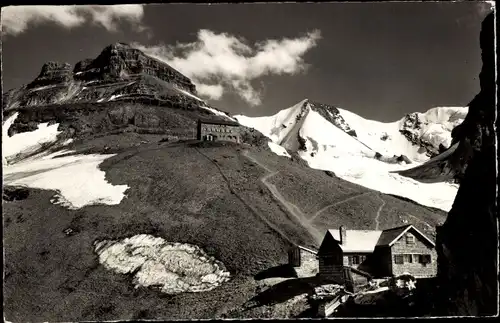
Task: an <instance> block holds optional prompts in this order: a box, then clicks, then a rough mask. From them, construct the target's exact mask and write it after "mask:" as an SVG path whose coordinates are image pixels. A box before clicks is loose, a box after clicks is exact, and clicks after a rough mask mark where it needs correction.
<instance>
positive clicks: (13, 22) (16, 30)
mask: <svg viewBox="0 0 500 323" xmlns="http://www.w3.org/2000/svg"><path fill="white" fill-rule="evenodd" d="M143 16H144V8H143V6H142V5H133V4H131V5H110V6H101V5H85V6H75V5H72V6H9V7H4V8H2V32H3V33H5V34H7V35H13V36H15V35H18V34H20V33H22V32H24V31H26V29H28V28H29V27H30V26H33V25H38V24H41V23H49V22H51V23H55V24H58V25H60V26H61V27H64V28H74V27H78V26H82V25H84V24H86V23H90V24H94V25H97V26H101V27H103V28H105V29H107V30H108V31H111V32H114V31H116V30H117V28H118V22H120V21H127V22H129V23H131V24H134V25H135V27H136V28H138V30H139V31H144V30H146V29H147V28H146V27H144V26H143V25H142V18H143Z"/></svg>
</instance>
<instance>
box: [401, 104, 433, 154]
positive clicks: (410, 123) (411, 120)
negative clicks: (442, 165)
mask: <svg viewBox="0 0 500 323" xmlns="http://www.w3.org/2000/svg"><path fill="white" fill-rule="evenodd" d="M421 127H422V121H421V120H420V119H419V117H418V113H417V112H413V113H409V114H407V115H406V116H405V117H404V119H403V124H402V128H401V129H399V132H400V133H401V134H403V135H404V136H405V137H406V139H408V141H409V142H411V143H413V144H414V145H416V146H420V147H422V149H424V151H425V153H426V154H427V156H429V157H434V156H436V155H438V154H439V150H438V149H436V147H434V146H433V145H432V143H430V142H427V141H426V140H424V139H423V138H422V137H421V136H420V135H419V134H418V131H415V130H419V129H420V128H421Z"/></svg>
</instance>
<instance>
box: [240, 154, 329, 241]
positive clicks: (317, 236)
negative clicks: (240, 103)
mask: <svg viewBox="0 0 500 323" xmlns="http://www.w3.org/2000/svg"><path fill="white" fill-rule="evenodd" d="M242 155H243V156H245V157H246V158H248V159H249V160H250V161H251V162H253V163H255V164H257V165H259V166H260V167H261V168H263V169H264V170H265V171H267V172H268V174H266V175H264V176H262V177H261V178H260V181H261V182H262V184H264V185H265V186H266V188H267V189H268V190H269V191H270V192H271V194H272V195H273V197H274V198H275V199H276V200H277V201H278V202H279V203H280V204H281V205H283V206H284V207H285V209H286V210H287V211H288V213H290V215H292V216H293V217H294V218H296V219H297V220H298V221H299V223H300V224H301V225H302V226H304V228H306V229H307V230H308V232H309V233H310V234H311V236H312V237H313V238H314V240H315V241H316V242H317V243H318V244H320V243H321V241H322V238H323V236H322V234H321V232H319V230H318V229H316V228H315V227H314V226H312V225H311V224H310V223H309V221H308V220H307V217H306V216H305V214H304V213H303V212H302V211H301V210H300V209H299V207H297V206H296V205H295V204H293V203H291V202H289V201H287V200H286V199H285V197H284V196H283V195H282V194H281V193H280V192H279V191H278V189H277V188H276V186H275V185H274V184H271V183H269V182H268V181H267V180H268V179H269V178H271V177H273V176H275V175H277V174H278V173H279V171H272V170H271V169H269V168H268V167H266V166H265V165H263V164H262V163H260V162H259V161H258V160H256V159H255V158H254V157H252V156H250V155H249V154H248V151H247V150H244V151H243V152H242Z"/></svg>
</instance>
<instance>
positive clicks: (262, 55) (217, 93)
mask: <svg viewBox="0 0 500 323" xmlns="http://www.w3.org/2000/svg"><path fill="white" fill-rule="evenodd" d="M320 38H321V35H320V31H319V30H316V31H313V32H310V33H308V34H306V35H304V36H303V37H298V38H293V39H290V38H283V39H281V40H274V39H273V40H266V41H264V42H260V43H256V44H254V45H253V46H250V45H248V44H247V42H246V41H245V40H244V39H240V38H237V37H235V36H233V35H230V34H227V33H220V34H217V33H215V32H213V31H210V30H206V29H202V30H200V31H199V32H198V39H197V40H196V41H195V42H192V43H184V44H182V43H178V44H176V45H175V46H165V45H157V46H143V45H141V44H137V43H136V44H133V46H134V47H136V48H137V49H140V50H142V51H144V52H145V53H146V54H148V55H150V56H153V57H155V58H157V59H159V60H162V61H164V62H166V63H168V64H169V65H171V66H172V67H174V68H176V69H178V70H179V71H180V72H181V73H183V74H184V75H186V76H187V77H189V78H191V79H192V80H193V82H195V83H196V85H197V88H198V90H199V91H200V95H205V96H207V97H209V98H215V99H217V98H220V97H221V96H222V95H223V93H224V92H225V91H226V90H228V89H231V90H234V91H235V93H236V94H238V95H239V96H240V97H241V98H242V99H243V100H245V101H246V102H248V103H249V104H251V105H259V104H260V103H261V93H259V92H258V91H256V90H255V89H254V88H253V86H252V84H251V82H252V81H253V80H255V79H257V78H260V77H262V76H265V75H293V74H296V73H299V72H302V71H304V70H305V68H306V67H307V65H306V64H305V63H304V60H303V56H304V54H305V53H306V52H308V51H309V50H310V49H311V48H313V47H315V46H316V43H317V41H318V40H319V39H320ZM214 83H216V84H217V85H216V86H215V85H209V84H214Z"/></svg>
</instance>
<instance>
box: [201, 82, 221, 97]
mask: <svg viewBox="0 0 500 323" xmlns="http://www.w3.org/2000/svg"><path fill="white" fill-rule="evenodd" d="M196 90H197V91H198V94H200V95H201V96H205V97H207V98H209V99H212V100H219V99H220V98H221V97H222V94H224V87H222V85H220V84H216V85H210V84H198V85H197V86H196Z"/></svg>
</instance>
